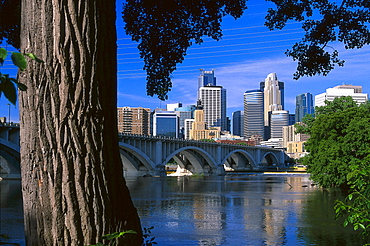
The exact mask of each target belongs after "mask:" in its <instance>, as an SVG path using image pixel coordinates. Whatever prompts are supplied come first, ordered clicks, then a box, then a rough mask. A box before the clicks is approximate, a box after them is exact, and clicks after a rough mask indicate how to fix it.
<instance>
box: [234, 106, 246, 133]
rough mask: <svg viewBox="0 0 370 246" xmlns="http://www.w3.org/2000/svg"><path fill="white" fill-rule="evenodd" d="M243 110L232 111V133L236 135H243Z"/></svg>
mask: <svg viewBox="0 0 370 246" xmlns="http://www.w3.org/2000/svg"><path fill="white" fill-rule="evenodd" d="M243 128H244V111H240V110H239V111H235V112H234V113H233V134H234V135H237V136H241V137H242V136H243V135H244V130H243Z"/></svg>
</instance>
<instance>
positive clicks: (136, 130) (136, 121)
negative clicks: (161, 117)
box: [117, 107, 150, 135]
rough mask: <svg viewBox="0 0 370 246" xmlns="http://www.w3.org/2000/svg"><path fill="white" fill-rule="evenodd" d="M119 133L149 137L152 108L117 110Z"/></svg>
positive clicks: (122, 108) (123, 108)
mask: <svg viewBox="0 0 370 246" xmlns="http://www.w3.org/2000/svg"><path fill="white" fill-rule="evenodd" d="M117 115H118V132H121V133H130V134H140V135H149V134H150V108H142V107H137V108H131V107H119V108H117Z"/></svg>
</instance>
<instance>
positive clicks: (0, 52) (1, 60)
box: [0, 48, 8, 66]
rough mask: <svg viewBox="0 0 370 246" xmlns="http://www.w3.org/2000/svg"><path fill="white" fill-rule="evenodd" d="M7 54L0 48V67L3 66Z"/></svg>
mask: <svg viewBox="0 0 370 246" xmlns="http://www.w3.org/2000/svg"><path fill="white" fill-rule="evenodd" d="M7 55H8V52H7V51H6V49H4V48H0V64H1V66H2V65H3V64H4V61H5V58H6V57H7Z"/></svg>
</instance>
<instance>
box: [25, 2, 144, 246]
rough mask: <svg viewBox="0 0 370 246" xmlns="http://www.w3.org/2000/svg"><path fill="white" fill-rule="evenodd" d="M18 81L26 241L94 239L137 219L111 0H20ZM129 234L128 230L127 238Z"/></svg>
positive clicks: (137, 237) (135, 241) (136, 240)
mask: <svg viewBox="0 0 370 246" xmlns="http://www.w3.org/2000/svg"><path fill="white" fill-rule="evenodd" d="M21 16H22V20H21V52H22V53H29V52H35V51H37V55H38V56H39V57H40V58H41V59H42V60H43V61H44V63H43V64H39V63H30V64H29V67H28V68H27V72H22V73H20V74H19V81H20V82H22V83H23V84H25V85H26V86H27V87H28V89H27V90H26V91H25V92H23V93H20V102H19V105H20V120H21V122H20V123H21V161H22V164H21V169H22V189H23V203H24V216H25V229H26V241H27V245H88V244H95V243H96V242H98V241H99V240H101V236H102V235H104V234H108V233H113V232H118V231H125V230H134V231H136V232H137V234H130V236H131V239H130V240H132V241H131V243H130V244H129V245H141V243H142V233H141V225H140V221H139V218H138V215H137V212H136V209H135V207H134V206H133V204H132V201H131V199H130V194H129V191H128V189H127V187H126V185H125V180H124V178H123V168H122V165H121V160H120V154H119V148H118V131H117V118H116V117H117V116H116V112H117V110H116V98H117V92H116V90H117V86H116V74H117V71H116V67H117V64H116V62H117V59H116V34H115V33H116V29H115V1H57V0H53V1H36V0H23V1H22V14H21ZM126 240H127V238H126Z"/></svg>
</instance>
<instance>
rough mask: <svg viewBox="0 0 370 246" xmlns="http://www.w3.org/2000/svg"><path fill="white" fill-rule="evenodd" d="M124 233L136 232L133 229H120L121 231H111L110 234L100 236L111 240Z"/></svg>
mask: <svg viewBox="0 0 370 246" xmlns="http://www.w3.org/2000/svg"><path fill="white" fill-rule="evenodd" d="M125 234H137V232H136V231H133V230H128V231H122V232H113V233H111V234H107V235H104V236H102V238H103V239H106V240H112V239H115V238H119V237H122V236H123V235H125Z"/></svg>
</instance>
